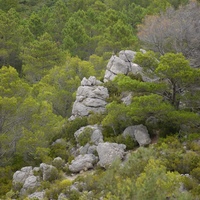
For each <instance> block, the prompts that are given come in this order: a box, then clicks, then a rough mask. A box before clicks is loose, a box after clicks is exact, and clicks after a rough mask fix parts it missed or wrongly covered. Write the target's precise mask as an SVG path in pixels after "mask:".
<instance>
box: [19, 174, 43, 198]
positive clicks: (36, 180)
mask: <svg viewBox="0 0 200 200" xmlns="http://www.w3.org/2000/svg"><path fill="white" fill-rule="evenodd" d="M39 186H40V177H39V176H34V175H32V176H29V177H28V178H27V179H26V181H25V183H24V185H23V187H22V189H21V191H20V195H23V194H26V193H29V192H30V191H33V190H34V189H36V188H37V187H39Z"/></svg>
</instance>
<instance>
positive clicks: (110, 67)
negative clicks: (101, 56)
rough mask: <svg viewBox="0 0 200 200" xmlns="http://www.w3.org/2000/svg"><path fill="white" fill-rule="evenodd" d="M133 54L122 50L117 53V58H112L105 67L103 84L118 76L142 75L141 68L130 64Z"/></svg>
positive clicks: (133, 52)
mask: <svg viewBox="0 0 200 200" xmlns="http://www.w3.org/2000/svg"><path fill="white" fill-rule="evenodd" d="M135 54H136V52H135V51H131V50H124V51H120V52H119V57H117V56H116V55H114V56H112V57H111V58H110V60H109V62H108V64H107V67H106V72H105V76H104V82H107V81H112V80H113V79H114V78H115V76H116V75H118V74H124V75H127V74H128V73H130V72H131V73H133V74H135V75H136V74H142V68H141V67H140V66H139V65H137V64H135V63H133V62H132V61H133V59H134V56H135Z"/></svg>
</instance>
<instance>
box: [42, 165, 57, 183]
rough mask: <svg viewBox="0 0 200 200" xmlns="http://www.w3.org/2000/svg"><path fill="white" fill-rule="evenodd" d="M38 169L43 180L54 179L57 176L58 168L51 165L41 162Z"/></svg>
mask: <svg viewBox="0 0 200 200" xmlns="http://www.w3.org/2000/svg"><path fill="white" fill-rule="evenodd" d="M40 170H41V171H42V179H43V181H49V180H54V179H56V178H57V175H58V170H57V169H56V168H55V167H54V166H52V165H47V164H45V163H41V164H40Z"/></svg>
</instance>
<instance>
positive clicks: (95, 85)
mask: <svg viewBox="0 0 200 200" xmlns="http://www.w3.org/2000/svg"><path fill="white" fill-rule="evenodd" d="M108 97H109V94H108V90H107V88H105V87H103V86H100V82H99V81H98V80H96V78H95V77H90V78H89V79H86V78H83V80H82V82H81V86H80V87H79V88H78V90H77V93H76V101H75V102H74V104H73V108H72V116H71V118H70V120H73V119H75V118H76V117H83V116H88V115H89V114H90V113H91V112H94V113H97V112H98V113H102V112H105V106H106V105H107V102H106V99H107V98H108Z"/></svg>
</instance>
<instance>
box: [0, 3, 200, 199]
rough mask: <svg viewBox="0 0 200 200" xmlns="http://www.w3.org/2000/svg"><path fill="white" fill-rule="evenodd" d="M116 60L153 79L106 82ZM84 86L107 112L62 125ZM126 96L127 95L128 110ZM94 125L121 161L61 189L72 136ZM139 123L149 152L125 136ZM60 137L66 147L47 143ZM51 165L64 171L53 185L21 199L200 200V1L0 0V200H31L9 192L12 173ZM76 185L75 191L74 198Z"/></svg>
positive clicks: (67, 182)
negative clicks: (100, 89)
mask: <svg viewBox="0 0 200 200" xmlns="http://www.w3.org/2000/svg"><path fill="white" fill-rule="evenodd" d="M141 49H142V50H143V51H145V53H142V52H141V51H142V50H141ZM121 50H132V51H135V52H137V53H136V56H135V58H134V60H133V61H132V62H134V63H137V64H138V65H139V66H140V67H142V68H143V71H144V73H145V75H146V76H148V77H150V78H152V79H153V78H155V77H156V78H158V79H159V81H158V82H144V81H143V80H142V78H141V76H140V75H135V74H131V73H130V74H128V75H127V76H126V75H123V74H119V75H117V76H116V78H115V79H114V80H113V81H108V82H105V83H103V79H104V74H105V71H106V66H107V64H108V62H109V59H110V58H111V56H112V55H118V53H119V52H120V51H121ZM90 76H95V77H96V78H97V79H98V80H100V81H102V85H103V86H104V87H106V88H108V92H109V98H108V99H107V103H108V104H107V106H106V112H104V113H91V114H90V115H89V116H87V117H82V118H76V119H74V120H69V118H70V116H71V113H72V106H73V103H74V101H75V100H76V91H77V88H78V87H79V86H80V85H81V81H82V79H83V78H84V77H86V78H89V77H90ZM124 93H132V94H134V95H133V97H132V101H131V103H130V104H129V105H125V104H124V103H123V102H122V101H121V99H122V96H123V94H124ZM95 124H98V125H100V126H101V127H102V130H103V137H104V141H105V142H111V143H119V144H125V145H126V149H127V152H129V153H130V155H129V157H128V158H127V161H126V162H124V163H122V161H121V160H116V161H115V162H113V164H112V165H111V166H110V167H109V168H107V169H103V168H101V167H99V166H95V170H93V171H92V173H90V172H89V173H88V172H86V173H85V174H86V175H80V176H79V175H78V176H77V178H76V179H75V180H68V179H66V178H65V177H66V176H67V175H70V171H69V169H68V165H67V164H66V163H70V162H71V161H72V160H73V159H74V157H73V155H72V154H71V149H73V147H74V146H76V145H77V144H76V142H77V141H76V140H75V138H74V133H75V132H76V131H77V130H78V129H80V128H81V127H84V126H87V125H95ZM138 124H143V125H145V126H146V127H147V129H148V131H149V134H150V137H151V139H152V141H153V142H152V144H150V145H148V146H144V147H139V145H138V144H137V143H136V142H135V143H133V142H131V141H130V138H123V137H122V133H123V131H124V130H125V128H126V127H128V126H132V125H138ZM57 139H62V141H63V142H62V143H59V144H56V145H52V144H53V143H54V142H55V141H56V140H57ZM86 140H87V134H85V136H84V137H83V138H82V139H81V142H82V143H83V144H85V141H86ZM86 143H87V141H86ZM56 157H60V158H62V161H63V162H64V163H65V165H63V163H57V171H56V172H55V173H54V174H53V175H52V178H51V179H50V180H48V181H42V182H41V184H40V186H39V187H37V190H34V191H31V192H30V191H29V194H31V193H33V192H35V191H45V197H44V199H60V200H61V199H63V200H64V199H69V200H166V199H170V200H200V1H199V0H0V199H6V200H7V199H8V200H9V199H26V200H29V199H31V198H29V197H28V193H27V194H23V195H21V194H20V193H19V188H20V187H22V186H21V185H18V186H16V185H15V186H13V183H12V180H13V174H14V173H15V172H16V171H17V170H20V169H21V168H22V167H26V166H32V167H37V166H39V165H40V164H41V163H47V164H52V161H53V160H54V158H56ZM38 173H40V172H38ZM74 182H78V183H80V184H79V191H77V190H70V187H71V186H72V185H73V184H74ZM83 183H84V184H83ZM61 193H63V194H64V195H65V197H63V198H61V197H60V198H58V196H59V195H60V194H61ZM32 199H37V198H32Z"/></svg>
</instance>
